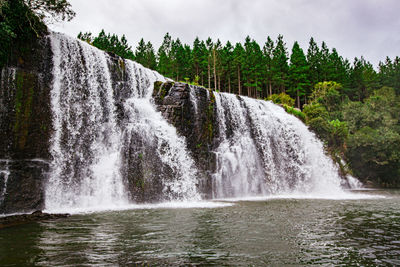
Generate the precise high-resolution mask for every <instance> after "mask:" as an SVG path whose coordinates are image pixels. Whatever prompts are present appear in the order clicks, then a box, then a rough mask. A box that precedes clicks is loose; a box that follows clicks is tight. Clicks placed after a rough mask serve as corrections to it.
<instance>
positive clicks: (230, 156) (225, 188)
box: [213, 92, 267, 198]
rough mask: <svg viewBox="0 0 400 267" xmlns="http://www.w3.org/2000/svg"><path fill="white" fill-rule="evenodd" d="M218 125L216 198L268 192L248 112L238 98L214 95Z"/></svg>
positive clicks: (214, 191) (228, 95) (229, 95)
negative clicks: (248, 119)
mask: <svg viewBox="0 0 400 267" xmlns="http://www.w3.org/2000/svg"><path fill="white" fill-rule="evenodd" d="M214 95H215V102H216V107H217V119H218V125H219V132H220V134H219V139H220V140H219V146H218V149H217V150H216V155H217V173H215V174H214V175H213V182H214V183H213V184H214V190H213V196H214V197H216V198H220V197H232V196H235V197H241V196H247V195H249V194H250V195H256V194H263V193H265V192H266V191H267V189H266V186H267V184H266V182H265V180H264V175H263V171H262V164H261V162H260V159H259V157H258V156H257V149H256V146H255V143H254V140H253V139H252V137H251V133H250V125H249V124H248V121H247V114H246V112H247V111H246V109H245V108H244V107H242V104H241V102H240V101H239V100H238V98H237V96H235V95H231V94H218V93H216V92H214Z"/></svg>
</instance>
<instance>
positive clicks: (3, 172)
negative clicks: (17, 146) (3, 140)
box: [0, 160, 10, 205]
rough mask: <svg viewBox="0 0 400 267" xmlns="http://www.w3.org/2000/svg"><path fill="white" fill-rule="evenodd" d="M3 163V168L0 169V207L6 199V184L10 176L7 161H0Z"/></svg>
mask: <svg viewBox="0 0 400 267" xmlns="http://www.w3.org/2000/svg"><path fill="white" fill-rule="evenodd" d="M1 161H2V162H4V164H2V165H4V166H2V169H0V181H1V180H3V181H2V184H0V188H1V190H0V205H1V204H2V202H3V201H4V198H5V197H6V193H7V184H8V177H9V176H10V169H9V161H8V160H1Z"/></svg>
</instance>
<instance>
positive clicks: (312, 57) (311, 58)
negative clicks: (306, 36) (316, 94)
mask: <svg viewBox="0 0 400 267" xmlns="http://www.w3.org/2000/svg"><path fill="white" fill-rule="evenodd" d="M307 62H308V64H309V65H310V76H309V77H310V81H311V87H313V86H314V85H315V84H317V83H318V82H320V81H321V80H320V72H321V57H320V51H319V47H318V45H317V43H316V42H315V41H314V38H312V37H311V39H310V42H309V47H308V50H307ZM310 91H311V89H310Z"/></svg>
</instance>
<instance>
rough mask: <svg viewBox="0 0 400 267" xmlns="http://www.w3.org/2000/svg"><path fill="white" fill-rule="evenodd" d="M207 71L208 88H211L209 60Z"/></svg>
mask: <svg viewBox="0 0 400 267" xmlns="http://www.w3.org/2000/svg"><path fill="white" fill-rule="evenodd" d="M207 68H208V69H207V70H208V88H211V70H210V60H208V65H207Z"/></svg>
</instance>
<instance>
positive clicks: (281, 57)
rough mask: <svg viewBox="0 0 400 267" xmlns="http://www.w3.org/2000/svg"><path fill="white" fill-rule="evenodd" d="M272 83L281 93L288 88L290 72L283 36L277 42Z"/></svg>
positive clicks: (273, 59) (273, 60)
mask: <svg viewBox="0 0 400 267" xmlns="http://www.w3.org/2000/svg"><path fill="white" fill-rule="evenodd" d="M271 69H272V73H273V77H272V81H273V83H274V85H275V87H276V88H279V91H280V92H281V93H285V90H286V86H287V82H288V81H287V74H288V70H289V66H288V56H287V48H286V44H285V43H284V41H283V36H282V35H279V36H278V39H277V41H276V45H275V49H274V52H273V58H272V67H271Z"/></svg>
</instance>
